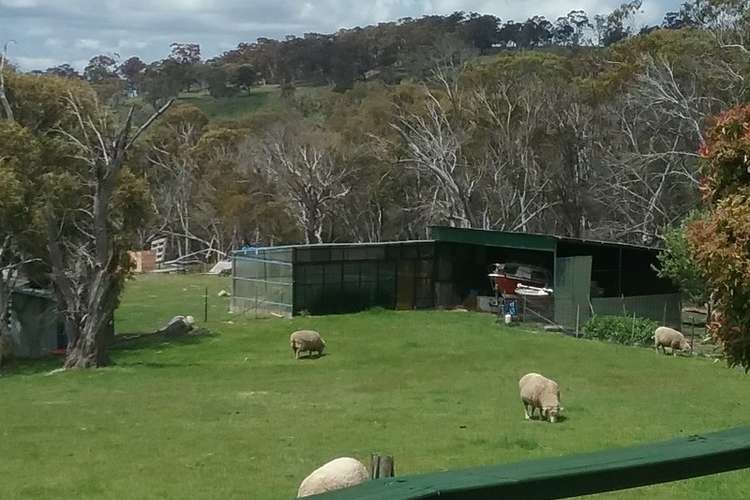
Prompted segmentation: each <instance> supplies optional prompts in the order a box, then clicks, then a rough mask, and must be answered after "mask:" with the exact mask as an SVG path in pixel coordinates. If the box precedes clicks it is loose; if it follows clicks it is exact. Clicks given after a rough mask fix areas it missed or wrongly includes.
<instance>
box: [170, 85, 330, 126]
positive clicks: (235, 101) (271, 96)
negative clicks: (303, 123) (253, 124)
mask: <svg viewBox="0 0 750 500" xmlns="http://www.w3.org/2000/svg"><path fill="white" fill-rule="evenodd" d="M328 92H330V90H329V89H328V88H327V87H304V86H301V87H299V88H297V89H296V91H295V95H296V96H297V97H310V98H316V97H321V96H324V95H325V94H326V93H328ZM180 102H181V103H184V104H192V105H194V106H197V107H198V108H200V109H201V111H203V112H204V113H205V114H206V116H207V117H208V118H209V119H211V120H242V119H246V118H249V117H251V116H252V115H254V114H256V113H263V112H265V113H272V112H277V111H280V110H281V109H282V107H283V104H282V101H281V91H280V90H279V87H278V85H266V86H263V87H256V88H253V89H252V90H251V91H250V93H249V94H244V93H243V94H240V95H236V96H233V97H226V98H220V99H215V98H213V97H211V96H210V95H208V93H207V92H202V93H186V94H183V95H182V96H181V97H180Z"/></svg>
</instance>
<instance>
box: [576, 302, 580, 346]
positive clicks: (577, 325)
mask: <svg viewBox="0 0 750 500" xmlns="http://www.w3.org/2000/svg"><path fill="white" fill-rule="evenodd" d="M580 323H581V304H577V305H576V338H578V327H579V326H580Z"/></svg>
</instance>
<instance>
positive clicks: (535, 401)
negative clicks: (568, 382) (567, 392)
mask: <svg viewBox="0 0 750 500" xmlns="http://www.w3.org/2000/svg"><path fill="white" fill-rule="evenodd" d="M518 388H519V389H520V391H521V402H523V411H524V415H525V416H526V420H528V419H530V418H534V410H536V409H537V408H539V415H540V416H541V417H542V418H543V419H544V420H549V421H550V422H551V423H553V424H554V423H555V422H557V417H558V415H559V414H560V412H561V411H562V410H563V408H562V407H561V406H560V386H558V385H557V382H555V381H554V380H550V379H548V378H547V377H544V376H542V375H539V374H538V373H527V374H526V375H524V376H523V377H521V380H519V381H518ZM529 408H531V414H529Z"/></svg>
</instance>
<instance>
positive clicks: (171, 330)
mask: <svg viewBox="0 0 750 500" xmlns="http://www.w3.org/2000/svg"><path fill="white" fill-rule="evenodd" d="M194 324H195V319H193V317H192V316H175V317H174V318H172V319H171V320H169V323H167V325H166V326H165V327H164V328H162V329H160V330H159V331H157V332H156V333H161V334H162V335H164V336H166V337H180V336H182V335H187V334H188V333H189V332H191V331H192V330H193V325H194Z"/></svg>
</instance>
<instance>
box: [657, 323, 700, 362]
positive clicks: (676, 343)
mask: <svg viewBox="0 0 750 500" xmlns="http://www.w3.org/2000/svg"><path fill="white" fill-rule="evenodd" d="M654 346H655V347H656V352H659V348H660V347H661V349H662V352H663V353H664V354H666V353H667V349H666V348H667V347H669V348H671V349H672V355H673V356H677V351H678V350H680V351H684V352H688V351H690V350H692V348H693V347H692V346H691V345H690V342H688V340H687V339H686V338H685V336H684V335H683V334H681V333H680V332H678V331H677V330H673V329H672V328H668V327H666V326H660V327H659V328H657V329H656V331H655V332H654Z"/></svg>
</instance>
